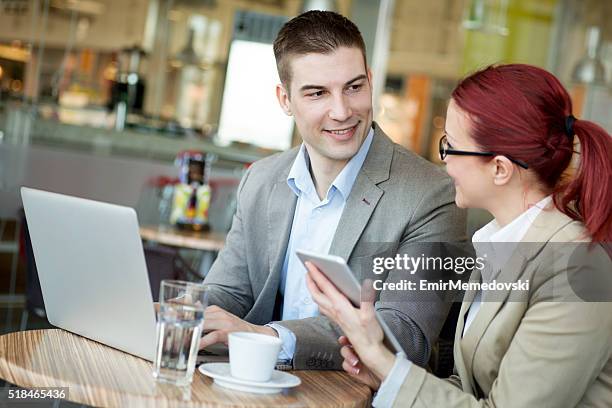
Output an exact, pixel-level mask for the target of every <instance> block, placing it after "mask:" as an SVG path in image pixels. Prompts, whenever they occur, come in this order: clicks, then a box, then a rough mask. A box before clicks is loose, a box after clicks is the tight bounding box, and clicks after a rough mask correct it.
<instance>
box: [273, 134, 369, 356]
mask: <svg viewBox="0 0 612 408" xmlns="http://www.w3.org/2000/svg"><path fill="white" fill-rule="evenodd" d="M373 137H374V129H370V132H369V133H368V135H367V137H366V139H365V140H364V142H363V143H362V145H361V147H360V148H359V151H358V152H357V154H355V156H353V157H352V158H351V160H349V162H348V163H347V164H346V166H344V168H343V169H342V171H341V172H340V174H338V176H337V177H336V179H335V180H334V181H333V183H332V184H331V186H330V187H329V189H328V190H327V194H326V196H325V198H324V199H323V200H321V199H319V196H318V194H317V191H316V189H315V185H314V182H313V181H312V177H311V175H310V170H309V167H310V159H309V157H308V151H307V150H306V148H305V146H304V145H303V144H302V146H301V147H300V151H299V152H298V155H297V157H296V158H295V161H294V162H293V166H292V167H291V170H290V171H289V175H288V176H287V184H288V185H289V187H290V188H291V190H292V191H293V192H294V193H295V195H296V196H297V203H296V206H295V213H294V215H293V224H292V226H291V234H290V237H289V243H288V245H287V252H286V253H285V261H284V263H283V269H282V274H281V283H280V291H281V294H282V295H283V309H282V320H295V319H304V318H307V317H314V316H318V315H319V308H318V306H317V305H316V303H314V302H313V300H312V297H311V296H310V292H308V288H307V287H306V280H305V276H306V268H304V266H303V265H302V263H301V262H300V260H299V259H298V258H297V256H296V254H295V250H296V249H304V250H307V251H312V252H317V253H321V254H327V253H329V248H330V246H331V243H332V240H333V238H334V234H335V232H336V227H337V226H338V222H339V221H340V217H341V216H342V212H343V211H344V206H345V205H346V200H347V198H348V196H349V194H350V192H351V189H352V188H353V184H354V183H355V180H356V179H357V175H358V174H359V171H360V170H361V166H362V165H363V162H364V161H365V158H366V156H367V154H368V151H369V149H370V145H371V144H372V139H373ZM269 326H270V327H272V328H273V329H274V330H276V331H277V332H278V334H279V337H280V339H281V340H282V342H283V345H282V349H281V353H280V356H279V358H280V359H292V358H293V355H294V353H295V343H296V338H295V334H293V332H292V331H291V330H289V329H287V328H286V327H283V326H281V325H279V324H275V323H270V324H269Z"/></svg>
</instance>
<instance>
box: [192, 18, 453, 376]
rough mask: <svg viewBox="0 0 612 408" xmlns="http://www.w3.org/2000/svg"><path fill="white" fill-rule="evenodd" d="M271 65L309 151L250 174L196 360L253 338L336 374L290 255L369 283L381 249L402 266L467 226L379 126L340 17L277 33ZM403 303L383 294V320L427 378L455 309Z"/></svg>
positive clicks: (319, 320) (324, 322) (324, 328)
mask: <svg viewBox="0 0 612 408" xmlns="http://www.w3.org/2000/svg"><path fill="white" fill-rule="evenodd" d="M274 54H275V57H276V63H277V68H278V72H279V77H280V79H281V84H279V85H278V86H277V89H276V95H277V97H278V101H279V103H280V106H281V108H282V109H283V111H284V112H285V113H286V114H287V115H291V116H293V118H294V120H295V123H296V126H297V130H298V132H299V134H300V136H301V137H302V140H303V143H302V144H301V146H299V147H297V148H295V149H292V150H289V151H287V152H283V153H280V154H277V155H274V156H271V157H268V158H266V159H263V160H261V161H259V162H256V163H254V164H253V165H252V166H251V167H250V168H249V170H248V171H247V173H246V174H245V176H244V178H243V180H242V182H241V183H240V186H239V187H238V207H237V211H236V215H235V216H234V220H233V223H232V228H231V230H230V232H229V234H228V237H227V242H226V246H225V248H224V249H223V250H222V251H221V252H220V254H219V257H218V259H217V261H216V262H215V263H214V264H213V266H212V268H211V270H210V272H209V273H208V275H207V277H206V279H205V283H207V284H210V285H211V286H213V287H214V289H215V290H214V291H213V292H212V294H211V297H210V301H211V304H213V305H214V306H209V307H208V308H207V310H206V314H205V323H204V325H205V332H206V335H205V336H204V337H203V338H202V340H201V343H200V346H201V347H206V346H209V345H212V344H215V343H219V342H227V334H228V333H230V332H233V331H253V332H258V333H264V334H268V335H271V336H279V337H280V338H281V339H282V341H283V346H282V351H281V358H282V359H286V360H290V361H291V362H292V365H293V367H294V368H296V369H341V364H342V360H343V359H342V357H341V356H340V354H339V345H338V342H337V340H338V336H339V335H340V334H341V333H340V332H339V331H338V329H337V327H335V326H333V325H332V324H331V323H330V322H329V320H328V319H327V318H325V317H323V316H320V315H319V312H318V308H317V306H316V305H315V304H314V303H313V301H312V299H311V297H310V294H309V292H308V289H307V287H306V283H305V274H306V270H305V269H304V268H303V266H302V265H301V263H300V262H299V260H298V259H297V257H296V254H295V251H296V249H305V250H310V251H314V252H319V253H330V254H334V255H339V256H341V257H343V258H344V259H346V260H347V262H348V264H349V265H350V266H351V269H352V270H353V272H354V273H355V274H356V275H357V278H358V279H359V280H361V279H363V278H364V277H368V276H371V274H372V268H371V267H368V266H367V265H369V264H368V261H369V260H371V259H372V258H373V257H374V256H376V255H377V254H379V253H380V251H381V248H384V249H383V251H385V253H387V254H389V253H392V254H402V253H410V252H411V251H414V244H417V243H422V242H458V241H461V240H463V239H464V235H465V214H464V213H463V212H462V211H461V210H459V209H457V208H456V207H455V205H454V191H453V188H452V185H451V182H450V179H449V178H448V177H447V176H446V175H445V173H444V172H443V171H442V170H441V169H438V168H437V167H436V166H434V165H433V164H431V163H429V162H427V161H426V160H424V159H422V158H421V157H419V156H417V155H415V154H414V153H412V152H410V151H408V150H406V149H404V148H402V147H400V146H398V145H396V144H394V143H393V142H392V141H391V140H390V139H389V138H388V137H387V136H386V135H385V134H384V133H383V131H382V130H381V129H380V128H379V127H378V126H377V125H376V123H374V122H373V121H372V88H371V73H370V71H369V69H368V68H367V63H366V57H365V44H364V41H363V38H362V37H361V34H360V32H359V30H358V28H357V27H356V26H355V24H353V23H352V22H351V21H350V20H348V19H347V18H345V17H343V16H341V15H339V14H336V13H332V12H324V11H310V12H307V13H304V14H301V15H299V16H297V17H295V18H294V19H292V20H290V21H289V22H288V23H286V24H285V25H284V26H283V28H282V29H281V30H280V32H279V34H278V37H277V38H276V40H275V42H274ZM421 255H422V247H420V248H419V253H418V254H415V256H421ZM364 265H366V266H365V267H364ZM370 265H371V263H370ZM368 269H369V270H368ZM383 278H384V279H385V280H386V281H389V282H391V281H396V280H397V281H399V280H400V279H401V278H402V277H401V276H399V275H396V274H394V273H393V272H390V273H389V274H386V275H384V276H383ZM402 296H403V297H402V298H401V301H398V300H397V296H393V294H390V293H386V292H385V291H382V292H381V293H379V294H378V302H377V304H376V307H377V309H378V310H379V311H380V312H381V314H382V316H383V318H384V319H385V321H386V322H387V323H388V325H389V326H390V327H391V329H392V330H393V331H394V333H395V334H396V336H397V337H398V339H399V340H400V342H401V343H402V346H403V348H404V349H405V351H406V353H407V355H408V357H409V358H410V359H411V360H412V361H414V362H415V363H416V364H420V365H425V364H426V363H427V361H428V358H429V354H430V351H431V348H432V345H433V344H434V343H435V342H436V340H437V337H438V334H439V332H440V329H441V328H442V325H443V323H444V321H445V319H446V316H447V313H448V310H449V307H450V304H449V303H445V302H442V301H432V300H431V299H429V300H427V301H423V300H422V299H418V298H417V297H414V298H411V296H410V294H409V293H406V294H402Z"/></svg>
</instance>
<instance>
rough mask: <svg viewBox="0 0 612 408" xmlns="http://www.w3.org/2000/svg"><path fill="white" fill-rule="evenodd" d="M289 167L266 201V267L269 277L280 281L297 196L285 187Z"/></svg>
mask: <svg viewBox="0 0 612 408" xmlns="http://www.w3.org/2000/svg"><path fill="white" fill-rule="evenodd" d="M290 166H291V164H289V167H288V168H287V169H286V171H283V172H281V173H282V174H281V177H280V178H279V179H278V180H277V181H276V183H275V184H274V186H273V188H272V191H271V192H270V197H269V199H268V209H267V217H268V231H267V239H268V242H269V243H270V244H269V246H268V248H269V254H268V255H269V256H268V261H269V265H268V266H269V268H270V269H269V270H270V277H271V278H274V279H280V271H281V269H282V266H283V261H284V259H285V252H286V251H287V245H288V243H289V235H290V234H291V225H292V224H293V215H294V213H295V205H296V203H297V196H296V195H295V194H294V193H293V191H291V189H290V188H289V186H288V185H287V175H288V173H289V168H290Z"/></svg>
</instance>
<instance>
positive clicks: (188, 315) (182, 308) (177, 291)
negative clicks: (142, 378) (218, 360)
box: [153, 280, 210, 386]
mask: <svg viewBox="0 0 612 408" xmlns="http://www.w3.org/2000/svg"><path fill="white" fill-rule="evenodd" d="M209 290H210V288H209V287H208V286H206V285H203V284H201V283H194V282H184V281H178V280H163V281H162V283H161V288H160V291H159V312H158V314H157V348H156V352H155V361H154V362H153V377H155V378H156V379H157V380H159V381H164V382H168V383H171V384H175V385H179V386H183V385H188V384H190V383H191V380H192V379H193V372H194V370H195V363H196V358H197V356H198V345H199V343H200V337H201V334H202V329H203V326H204V309H205V308H206V306H208V294H209Z"/></svg>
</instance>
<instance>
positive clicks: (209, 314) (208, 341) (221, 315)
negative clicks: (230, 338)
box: [200, 306, 278, 349]
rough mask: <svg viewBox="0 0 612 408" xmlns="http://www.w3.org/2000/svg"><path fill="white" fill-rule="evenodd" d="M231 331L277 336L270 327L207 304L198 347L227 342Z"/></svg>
mask: <svg viewBox="0 0 612 408" xmlns="http://www.w3.org/2000/svg"><path fill="white" fill-rule="evenodd" d="M232 332H251V333H260V334H267V335H268V336H274V337H278V333H277V332H276V330H274V329H273V328H271V327H268V326H258V325H256V324H251V323H248V322H245V321H244V320H242V319H241V318H239V317H237V316H234V315H233V314H231V313H229V312H226V311H225V310H223V309H221V308H220V307H219V306H208V307H207V308H206V310H204V333H206V334H205V335H204V337H202V338H201V339H200V349H203V348H205V347H208V346H210V345H213V344H217V343H224V344H227V335H228V334H230V333H232Z"/></svg>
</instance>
